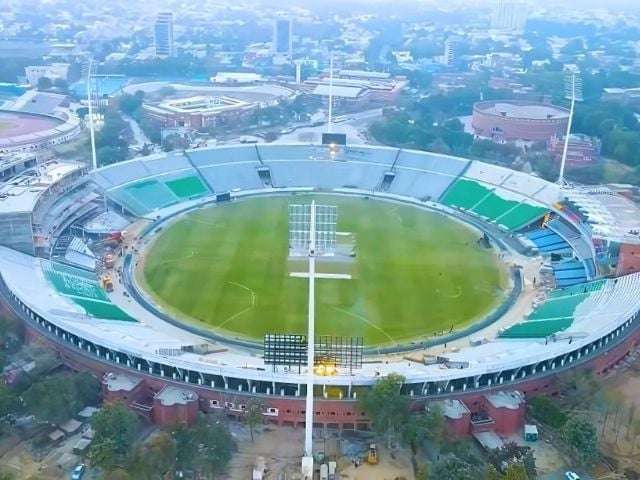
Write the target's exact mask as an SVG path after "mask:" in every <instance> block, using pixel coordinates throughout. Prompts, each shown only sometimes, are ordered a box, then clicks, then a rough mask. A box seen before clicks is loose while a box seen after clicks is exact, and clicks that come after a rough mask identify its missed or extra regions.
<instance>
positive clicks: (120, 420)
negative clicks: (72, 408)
mask: <svg viewBox="0 0 640 480" xmlns="http://www.w3.org/2000/svg"><path fill="white" fill-rule="evenodd" d="M91 424H92V427H93V430H94V438H93V444H92V446H91V459H92V462H93V463H95V464H96V465H98V466H100V467H101V468H103V469H105V470H115V469H116V467H119V466H123V465H124V464H125V459H126V457H127V455H128V454H129V452H131V447H132V445H133V442H134V440H135V437H136V432H137V429H138V417H137V416H136V414H135V413H133V412H131V411H130V410H129V409H127V408H126V407H125V406H124V405H122V404H120V403H117V404H114V405H107V406H105V407H104V408H103V409H102V410H100V411H99V412H98V413H96V414H95V415H94V416H93V418H92V421H91Z"/></svg>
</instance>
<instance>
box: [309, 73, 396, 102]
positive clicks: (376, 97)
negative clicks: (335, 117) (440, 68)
mask: <svg viewBox="0 0 640 480" xmlns="http://www.w3.org/2000/svg"><path fill="white" fill-rule="evenodd" d="M329 83H330V77H329V74H328V72H325V73H324V74H322V75H320V76H313V77H309V78H307V79H306V80H305V81H304V82H303V84H302V87H303V89H304V90H305V91H307V92H309V93H311V94H312V95H315V96H322V97H328V96H329V90H330V88H329ZM406 84H407V81H406V79H405V78H404V77H394V76H392V75H391V74H389V73H386V72H369V71H365V70H338V71H337V72H334V74H333V91H332V93H333V96H334V98H335V99H336V101H337V102H338V103H345V102H346V103H357V104H359V105H363V104H388V103H393V102H394V101H395V100H396V98H397V96H398V94H399V93H400V92H401V91H402V89H403V88H404V87H405V86H406Z"/></svg>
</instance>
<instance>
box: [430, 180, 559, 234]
mask: <svg viewBox="0 0 640 480" xmlns="http://www.w3.org/2000/svg"><path fill="white" fill-rule="evenodd" d="M442 203H444V204H445V205H449V206H451V207H457V208H462V209H464V210H469V211H471V212H472V213H475V214H476V215H479V216H481V217H484V218H487V219H489V220H491V221H494V222H496V223H498V224H499V225H502V226H503V227H505V228H506V229H508V230H517V229H519V228H522V227H524V226H526V225H528V224H530V223H531V222H533V221H534V220H536V219H538V218H540V217H542V216H543V215H544V214H545V213H547V211H548V210H547V209H546V208H543V207H537V206H534V205H529V204H527V203H524V202H520V201H517V200H508V199H506V198H502V197H501V196H500V195H499V194H497V193H495V190H491V189H489V188H488V187H485V186H483V185H481V184H480V183H478V182H474V181H472V180H467V179H458V180H457V181H456V182H455V183H454V184H453V185H452V186H451V187H450V188H449V190H448V191H447V193H446V194H445V195H444V197H443V198H442Z"/></svg>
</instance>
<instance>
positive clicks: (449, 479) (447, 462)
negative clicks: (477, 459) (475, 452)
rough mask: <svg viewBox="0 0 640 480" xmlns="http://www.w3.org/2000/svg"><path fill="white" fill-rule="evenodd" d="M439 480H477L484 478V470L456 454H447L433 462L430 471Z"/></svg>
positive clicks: (432, 476)
mask: <svg viewBox="0 0 640 480" xmlns="http://www.w3.org/2000/svg"><path fill="white" fill-rule="evenodd" d="M429 474H430V476H431V478H437V479H438V480H477V479H478V478H482V470H479V469H478V467H476V466H474V465H471V464H470V463H468V462H465V461H464V460H462V459H461V458H458V457H456V456H454V455H447V456H445V457H443V458H441V459H440V460H438V461H437V462H435V463H434V464H433V466H432V467H431V471H430V472H429Z"/></svg>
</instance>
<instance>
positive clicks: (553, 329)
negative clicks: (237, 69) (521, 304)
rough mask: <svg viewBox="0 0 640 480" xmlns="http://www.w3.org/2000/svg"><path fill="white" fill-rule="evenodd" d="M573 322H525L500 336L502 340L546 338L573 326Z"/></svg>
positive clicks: (564, 319) (571, 320) (566, 320)
mask: <svg viewBox="0 0 640 480" xmlns="http://www.w3.org/2000/svg"><path fill="white" fill-rule="evenodd" d="M572 322H573V318H556V319H553V320H540V321H532V322H523V323H518V324H516V325H514V326H512V327H510V328H509V329H507V330H506V331H504V332H503V333H502V334H501V335H500V336H501V337H502V338H544V337H548V336H549V335H552V334H554V333H557V332H560V331H562V330H566V329H567V328H569V327H570V326H571V323H572Z"/></svg>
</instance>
